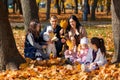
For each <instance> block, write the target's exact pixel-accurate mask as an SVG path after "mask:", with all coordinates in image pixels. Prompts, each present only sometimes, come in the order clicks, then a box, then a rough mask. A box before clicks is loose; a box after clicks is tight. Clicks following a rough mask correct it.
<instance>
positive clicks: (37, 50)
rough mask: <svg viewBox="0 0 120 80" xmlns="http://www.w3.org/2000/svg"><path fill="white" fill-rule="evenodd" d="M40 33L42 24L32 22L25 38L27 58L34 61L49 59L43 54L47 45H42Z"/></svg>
mask: <svg viewBox="0 0 120 80" xmlns="http://www.w3.org/2000/svg"><path fill="white" fill-rule="evenodd" d="M39 32H40V23H39V22H38V21H31V22H30V26H29V28H28V31H27V34H26V38H25V48H24V53H25V57H28V58H31V59H33V60H35V59H37V60H42V59H46V58H48V56H47V55H46V54H44V53H43V49H44V48H46V45H40V36H39Z"/></svg>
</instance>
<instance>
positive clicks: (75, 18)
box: [67, 15, 81, 31]
mask: <svg viewBox="0 0 120 80" xmlns="http://www.w3.org/2000/svg"><path fill="white" fill-rule="evenodd" d="M70 19H73V20H74V21H75V22H76V29H77V30H78V31H79V28H80V26H81V24H80V22H79V20H78V18H77V17H76V16H75V15H71V16H70V18H69V19H68V27H67V31H70V29H71V25H70V22H69V21H70Z"/></svg>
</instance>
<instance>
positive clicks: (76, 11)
mask: <svg viewBox="0 0 120 80" xmlns="http://www.w3.org/2000/svg"><path fill="white" fill-rule="evenodd" d="M74 1H75V14H78V0H74Z"/></svg>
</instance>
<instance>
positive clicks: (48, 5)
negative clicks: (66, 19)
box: [46, 0, 51, 20]
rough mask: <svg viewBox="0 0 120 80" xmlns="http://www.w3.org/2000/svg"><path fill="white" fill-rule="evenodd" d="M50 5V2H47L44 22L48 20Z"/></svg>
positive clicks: (49, 0) (48, 0)
mask: <svg viewBox="0 0 120 80" xmlns="http://www.w3.org/2000/svg"><path fill="white" fill-rule="evenodd" d="M50 4H51V0H47V6H46V10H47V11H46V20H48V19H49V18H50V8H51V6H50Z"/></svg>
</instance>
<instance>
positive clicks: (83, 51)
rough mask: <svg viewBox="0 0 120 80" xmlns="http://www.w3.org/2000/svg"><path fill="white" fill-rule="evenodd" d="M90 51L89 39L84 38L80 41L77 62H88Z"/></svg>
mask: <svg viewBox="0 0 120 80" xmlns="http://www.w3.org/2000/svg"><path fill="white" fill-rule="evenodd" d="M88 50H89V48H88V39H87V38H86V37H83V38H81V40H80V44H79V46H78V52H77V59H76V60H75V61H77V62H79V63H81V64H83V63H84V62H85V61H86V57H87V54H88Z"/></svg>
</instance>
